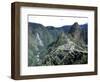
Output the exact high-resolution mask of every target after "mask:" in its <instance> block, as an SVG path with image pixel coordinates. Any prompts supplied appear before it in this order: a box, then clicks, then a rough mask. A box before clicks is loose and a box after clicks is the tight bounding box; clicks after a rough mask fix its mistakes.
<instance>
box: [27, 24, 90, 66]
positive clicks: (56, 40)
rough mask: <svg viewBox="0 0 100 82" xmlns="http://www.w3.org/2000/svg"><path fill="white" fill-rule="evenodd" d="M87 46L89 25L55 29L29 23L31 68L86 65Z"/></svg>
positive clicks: (29, 61) (29, 58)
mask: <svg viewBox="0 0 100 82" xmlns="http://www.w3.org/2000/svg"><path fill="white" fill-rule="evenodd" d="M87 45H88V24H83V25H79V24H78V23H77V22H75V23H74V24H73V25H64V26H62V27H54V26H44V25H42V24H39V23H31V22H29V23H28V65H29V66H40V65H68V64H85V63H87ZM77 54H78V55H77ZM71 55H72V56H71ZM77 56H79V57H77ZM73 57H74V58H73ZM64 58H65V59H64ZM70 60H72V61H70Z"/></svg>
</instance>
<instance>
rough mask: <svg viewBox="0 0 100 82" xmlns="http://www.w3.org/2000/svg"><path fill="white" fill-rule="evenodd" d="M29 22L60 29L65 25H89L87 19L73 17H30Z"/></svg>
mask: <svg viewBox="0 0 100 82" xmlns="http://www.w3.org/2000/svg"><path fill="white" fill-rule="evenodd" d="M28 22H34V23H40V24H43V25H44V26H56V27H60V26H63V25H72V24H73V23H74V22H78V23H79V24H85V23H88V18H87V17H71V16H69V17H68V16H66V17H65V16H64V17H63V16H41V15H39V16H37V15H30V16H28Z"/></svg>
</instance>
